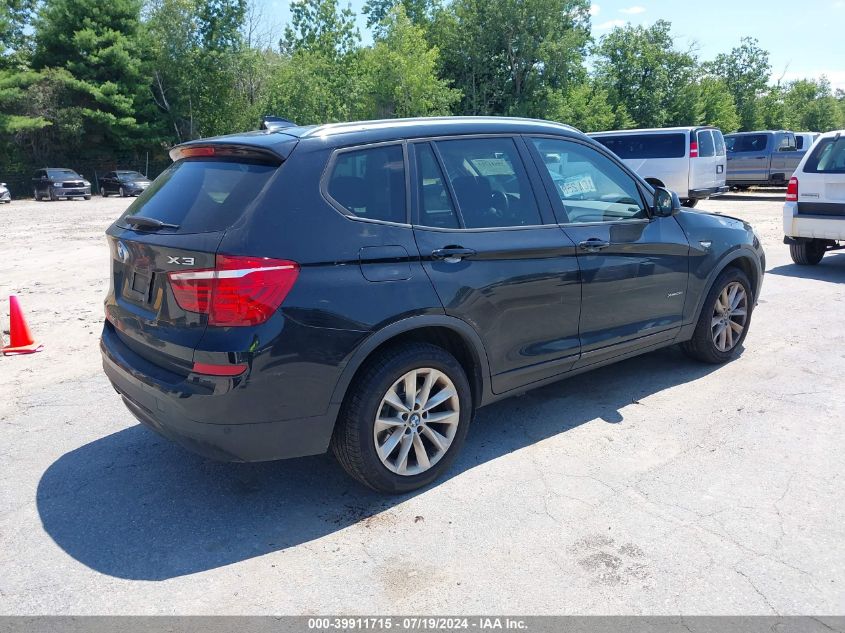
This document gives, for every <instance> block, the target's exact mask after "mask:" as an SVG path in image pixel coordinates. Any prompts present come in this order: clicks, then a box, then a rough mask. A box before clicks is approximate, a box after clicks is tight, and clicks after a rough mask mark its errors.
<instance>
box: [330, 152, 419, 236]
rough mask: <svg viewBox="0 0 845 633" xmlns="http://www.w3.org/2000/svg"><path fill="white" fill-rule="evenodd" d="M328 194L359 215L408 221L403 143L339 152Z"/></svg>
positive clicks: (382, 219)
mask: <svg viewBox="0 0 845 633" xmlns="http://www.w3.org/2000/svg"><path fill="white" fill-rule="evenodd" d="M328 194H329V196H331V198H332V199H333V200H334V201H335V202H337V203H338V204H339V205H340V206H341V207H343V209H344V210H346V211H348V212H349V213H351V214H353V215H356V216H358V217H359V218H365V219H367V220H380V221H382V222H397V223H405V222H407V221H408V218H407V213H406V209H407V204H406V201H405V159H404V156H403V153H402V146H401V145H388V146H381V147H370V148H367V149H360V150H354V151H345V152H341V153H339V154H338V155H337V158H336V160H335V162H334V166H333V167H332V172H331V175H330V176H329V183H328Z"/></svg>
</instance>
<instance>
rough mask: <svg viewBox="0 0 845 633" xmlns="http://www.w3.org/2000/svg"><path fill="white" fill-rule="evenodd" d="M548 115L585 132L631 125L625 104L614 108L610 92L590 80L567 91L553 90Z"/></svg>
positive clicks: (622, 127) (547, 116)
mask: <svg viewBox="0 0 845 633" xmlns="http://www.w3.org/2000/svg"><path fill="white" fill-rule="evenodd" d="M545 118H547V119H550V120H552V121H557V122H559V123H565V124H567V125H571V126H573V127H576V128H578V129H579V130H581V131H582V132H600V131H603V130H615V129H624V128H626V127H630V126H631V119H630V117H629V116H628V114H627V112H626V111H625V108H624V106H623V107H622V108H621V109H620V110H617V111H614V109H613V107H612V106H611V105H610V102H609V101H608V95H607V91H606V90H604V89H603V88H599V87H597V86H596V85H595V84H591V83H586V82H585V83H583V84H579V85H576V86H572V87H571V88H570V89H569V90H566V91H564V90H556V91H553V92H551V93H550V94H549V97H548V110H547V111H546V117H545Z"/></svg>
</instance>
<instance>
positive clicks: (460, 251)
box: [431, 246, 476, 263]
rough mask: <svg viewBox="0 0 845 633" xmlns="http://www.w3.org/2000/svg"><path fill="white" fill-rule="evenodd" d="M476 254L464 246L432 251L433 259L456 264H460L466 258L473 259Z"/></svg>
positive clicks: (446, 247)
mask: <svg viewBox="0 0 845 633" xmlns="http://www.w3.org/2000/svg"><path fill="white" fill-rule="evenodd" d="M475 254H476V252H475V251H474V250H472V249H471V248H464V247H463V246H444V247H443V248H437V249H435V250H433V251H431V258H432V259H442V260H444V261H447V262H450V263H454V262H459V261H461V260H462V259H463V258H465V257H472V256H473V255H475Z"/></svg>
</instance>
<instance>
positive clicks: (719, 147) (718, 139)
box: [713, 130, 725, 156]
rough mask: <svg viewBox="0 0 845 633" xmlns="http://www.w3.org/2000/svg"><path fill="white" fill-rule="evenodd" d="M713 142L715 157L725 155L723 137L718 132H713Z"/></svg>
mask: <svg viewBox="0 0 845 633" xmlns="http://www.w3.org/2000/svg"><path fill="white" fill-rule="evenodd" d="M713 141H714V142H715V144H716V156H724V155H725V137H724V136H722V133H721V132H720V131H719V130H713Z"/></svg>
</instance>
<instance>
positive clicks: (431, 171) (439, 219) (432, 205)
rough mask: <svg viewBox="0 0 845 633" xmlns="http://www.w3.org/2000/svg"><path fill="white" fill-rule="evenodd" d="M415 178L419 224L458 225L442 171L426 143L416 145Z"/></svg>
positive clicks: (436, 225) (435, 225) (455, 227)
mask: <svg viewBox="0 0 845 633" xmlns="http://www.w3.org/2000/svg"><path fill="white" fill-rule="evenodd" d="M415 150H416V156H417V178H418V181H419V182H418V185H419V189H418V192H417V193H418V194H419V208H420V219H419V223H420V225H421V226H434V227H438V228H445V229H457V228H459V227H460V223H459V222H458V215H457V214H456V213H455V208H454V207H453V206H452V200H451V198H450V197H449V192H448V191H447V190H446V183H445V181H444V179H443V172H442V171H441V169H440V165H438V164H437V159H436V158H435V157H434V151H433V150H432V149H431V146H430V145H429V144H428V143H423V144H420V145H417V146H416V148H415Z"/></svg>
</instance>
